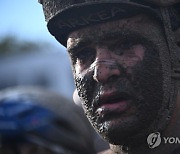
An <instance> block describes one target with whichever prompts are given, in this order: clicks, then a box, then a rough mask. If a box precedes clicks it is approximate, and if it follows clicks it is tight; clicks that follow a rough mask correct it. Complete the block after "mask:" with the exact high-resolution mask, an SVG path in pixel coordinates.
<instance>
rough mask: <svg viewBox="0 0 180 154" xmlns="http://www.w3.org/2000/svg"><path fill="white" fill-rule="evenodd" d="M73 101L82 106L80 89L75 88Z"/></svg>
mask: <svg viewBox="0 0 180 154" xmlns="http://www.w3.org/2000/svg"><path fill="white" fill-rule="evenodd" d="M73 101H74V103H75V104H76V105H78V106H82V100H81V99H80V97H79V95H78V91H77V89H75V90H74V93H73Z"/></svg>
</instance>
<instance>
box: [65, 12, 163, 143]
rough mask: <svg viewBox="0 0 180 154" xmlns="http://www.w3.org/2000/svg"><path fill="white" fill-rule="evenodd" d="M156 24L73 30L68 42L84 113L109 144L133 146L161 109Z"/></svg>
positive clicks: (139, 21) (135, 21) (141, 21)
mask: <svg viewBox="0 0 180 154" xmlns="http://www.w3.org/2000/svg"><path fill="white" fill-rule="evenodd" d="M162 42H165V40H164V36H163V32H162V29H161V26H160V25H159V24H158V23H156V22H155V21H154V22H152V19H148V18H147V17H146V16H143V15H139V16H136V17H132V18H129V19H123V20H119V21H114V22H109V23H104V24H101V25H96V26H92V27H88V28H85V29H81V30H78V31H75V32H73V33H72V34H71V35H70V36H69V38H68V41H67V48H68V52H69V54H70V57H71V59H72V65H73V71H74V78H75V83H76V86H77V90H78V94H79V96H80V98H81V99H82V100H83V108H84V111H85V113H86V115H87V117H88V118H89V120H90V122H91V123H92V125H93V126H94V127H95V129H96V130H97V131H98V132H99V133H100V134H101V135H102V136H103V137H104V138H106V139H107V140H108V141H109V142H110V143H113V144H124V145H128V144H135V143H133V141H134V142H138V140H133V139H137V137H140V136H146V135H148V133H149V132H152V131H153V130H155V129H156V125H155V123H156V122H157V121H156V120H159V119H158V113H159V111H160V109H162V106H163V95H164V93H163V81H164V79H163V71H162V64H161V59H160V55H159V53H160V50H164V47H162V44H163V43H162ZM163 45H164V44H163Z"/></svg>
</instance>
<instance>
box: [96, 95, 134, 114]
mask: <svg viewBox="0 0 180 154" xmlns="http://www.w3.org/2000/svg"><path fill="white" fill-rule="evenodd" d="M131 99H132V97H131V96H130V95H129V94H127V93H125V92H121V93H105V94H103V95H102V96H100V102H99V104H98V106H97V110H96V114H97V115H98V116H100V117H106V116H108V115H111V116H113V115H120V114H122V113H123V112H125V111H126V110H127V109H128V108H129V105H130V102H131V101H130V100H131Z"/></svg>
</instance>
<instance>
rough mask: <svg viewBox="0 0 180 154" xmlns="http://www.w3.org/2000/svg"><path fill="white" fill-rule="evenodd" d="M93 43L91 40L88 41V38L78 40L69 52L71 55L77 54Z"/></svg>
mask: <svg viewBox="0 0 180 154" xmlns="http://www.w3.org/2000/svg"><path fill="white" fill-rule="evenodd" d="M91 42H92V41H91V40H90V39H88V38H80V39H78V40H77V41H75V42H74V43H73V45H72V46H70V47H69V48H68V52H69V53H75V52H77V51H78V50H79V49H81V48H84V47H86V46H87V45H90V44H91Z"/></svg>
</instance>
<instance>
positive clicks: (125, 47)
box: [114, 41, 136, 56]
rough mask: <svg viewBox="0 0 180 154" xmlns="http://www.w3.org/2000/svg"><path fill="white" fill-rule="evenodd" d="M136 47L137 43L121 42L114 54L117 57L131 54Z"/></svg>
mask: <svg viewBox="0 0 180 154" xmlns="http://www.w3.org/2000/svg"><path fill="white" fill-rule="evenodd" d="M134 45H136V43H135V42H131V41H126V42H121V43H120V44H118V45H117V46H116V49H115V50H114V52H115V53H116V54H117V55H119V56H122V55H124V54H125V53H127V52H130V51H131V49H132V48H133V46H134Z"/></svg>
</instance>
